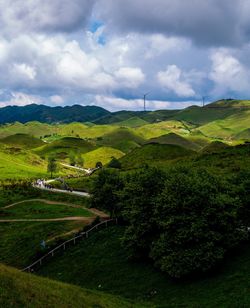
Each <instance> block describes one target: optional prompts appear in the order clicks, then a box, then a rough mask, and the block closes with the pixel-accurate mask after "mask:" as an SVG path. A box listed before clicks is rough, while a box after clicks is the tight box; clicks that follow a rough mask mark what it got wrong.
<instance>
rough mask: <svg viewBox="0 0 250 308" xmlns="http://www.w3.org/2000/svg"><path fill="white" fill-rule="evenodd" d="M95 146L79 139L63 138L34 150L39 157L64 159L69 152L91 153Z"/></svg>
mask: <svg viewBox="0 0 250 308" xmlns="http://www.w3.org/2000/svg"><path fill="white" fill-rule="evenodd" d="M94 148H95V146H94V145H93V144H92V143H90V142H88V141H86V140H83V139H81V138H74V137H65V138H62V139H59V140H55V141H53V142H51V143H48V144H46V145H45V146H43V147H40V148H38V149H36V150H35V152H36V153H37V154H39V155H40V156H45V157H47V156H49V155H51V154H53V155H56V156H57V157H58V158H66V157H68V155H69V154H70V153H71V152H74V153H82V154H83V153H87V152H89V151H92V150H93V149H94Z"/></svg>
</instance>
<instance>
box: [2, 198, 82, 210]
mask: <svg viewBox="0 0 250 308" xmlns="http://www.w3.org/2000/svg"><path fill="white" fill-rule="evenodd" d="M27 202H42V203H45V204H55V205H66V206H70V207H74V208H83V207H82V206H80V205H76V204H71V203H65V202H58V201H50V200H47V199H29V200H23V201H19V202H15V203H12V204H10V205H7V206H5V207H3V208H2V209H9V208H11V207H14V206H16V205H19V204H22V203H27Z"/></svg>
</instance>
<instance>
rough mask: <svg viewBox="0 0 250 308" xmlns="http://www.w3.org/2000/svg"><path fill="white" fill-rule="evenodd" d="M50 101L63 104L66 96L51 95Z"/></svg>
mask: <svg viewBox="0 0 250 308" xmlns="http://www.w3.org/2000/svg"><path fill="white" fill-rule="evenodd" d="M50 101H51V102H52V103H54V104H56V105H62V104H63V103H64V98H63V97H62V96H60V95H52V96H50Z"/></svg>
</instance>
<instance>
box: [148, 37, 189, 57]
mask: <svg viewBox="0 0 250 308" xmlns="http://www.w3.org/2000/svg"><path fill="white" fill-rule="evenodd" d="M148 40H149V46H148V50H147V51H146V54H145V58H146V59H150V58H154V57H157V56H159V55H161V54H164V53H166V52H168V51H172V50H173V51H175V52H179V51H183V49H187V48H188V47H190V42H189V41H188V40H186V39H182V38H177V37H166V36H164V35H163V34H153V35H150V36H149V37H148Z"/></svg>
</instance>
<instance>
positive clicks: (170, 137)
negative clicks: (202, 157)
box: [147, 133, 201, 151]
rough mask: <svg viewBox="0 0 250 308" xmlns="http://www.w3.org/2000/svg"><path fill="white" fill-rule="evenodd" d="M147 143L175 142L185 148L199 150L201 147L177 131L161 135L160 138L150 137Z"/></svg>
mask: <svg viewBox="0 0 250 308" xmlns="http://www.w3.org/2000/svg"><path fill="white" fill-rule="evenodd" d="M147 143H158V144H174V145H179V146H182V147H183V148H186V149H191V150H194V151H197V150H199V149H200V148H201V147H200V146H199V144H196V143H194V142H192V141H190V140H188V139H186V138H184V137H182V136H179V135H177V134H175V133H170V134H167V135H163V136H160V137H158V138H152V139H149V140H148V141H147Z"/></svg>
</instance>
